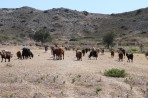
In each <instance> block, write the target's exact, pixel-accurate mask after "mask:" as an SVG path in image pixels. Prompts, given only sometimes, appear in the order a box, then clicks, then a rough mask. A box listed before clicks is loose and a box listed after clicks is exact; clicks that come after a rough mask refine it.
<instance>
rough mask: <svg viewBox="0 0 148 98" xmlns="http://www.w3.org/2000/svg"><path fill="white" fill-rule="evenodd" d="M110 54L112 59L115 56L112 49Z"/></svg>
mask: <svg viewBox="0 0 148 98" xmlns="http://www.w3.org/2000/svg"><path fill="white" fill-rule="evenodd" d="M110 53H111V57H112V58H113V57H114V55H115V52H114V50H113V49H112V50H111V52H110Z"/></svg>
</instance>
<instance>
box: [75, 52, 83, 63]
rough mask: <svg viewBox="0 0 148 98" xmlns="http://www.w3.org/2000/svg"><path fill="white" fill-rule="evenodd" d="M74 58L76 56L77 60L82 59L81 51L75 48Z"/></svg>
mask: <svg viewBox="0 0 148 98" xmlns="http://www.w3.org/2000/svg"><path fill="white" fill-rule="evenodd" d="M76 58H77V60H81V61H82V51H80V50H76Z"/></svg>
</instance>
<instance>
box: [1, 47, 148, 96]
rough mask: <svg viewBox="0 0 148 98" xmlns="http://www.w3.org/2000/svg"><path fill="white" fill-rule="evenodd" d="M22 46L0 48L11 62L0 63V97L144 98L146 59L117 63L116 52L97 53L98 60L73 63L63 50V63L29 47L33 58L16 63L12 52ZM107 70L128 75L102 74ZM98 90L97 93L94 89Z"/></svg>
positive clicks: (147, 81) (146, 91)
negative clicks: (113, 69) (119, 71)
mask: <svg viewBox="0 0 148 98" xmlns="http://www.w3.org/2000/svg"><path fill="white" fill-rule="evenodd" d="M22 48H23V46H0V50H2V49H6V50H10V51H11V52H12V54H13V57H12V59H11V62H2V63H1V62H0V98H148V59H146V58H145V56H144V54H134V62H133V63H128V62H127V58H125V59H124V61H123V62H118V56H117V53H115V57H114V58H111V56H110V53H107V52H105V54H104V55H101V54H99V58H98V60H95V59H93V58H92V59H91V60H89V59H88V54H86V55H85V56H84V57H83V60H82V61H77V60H76V58H75V51H65V59H64V60H53V58H52V55H51V51H50V50H48V51H47V52H46V53H45V52H44V49H39V48H38V47H34V46H32V47H29V48H30V49H31V50H32V52H33V54H34V58H33V59H27V60H26V59H25V60H18V59H17V57H16V52H17V51H18V50H21V49H22ZM111 68H119V69H124V70H125V71H126V72H127V73H128V76H127V77H125V78H112V77H106V76H104V75H103V73H104V71H105V70H107V69H111ZM98 89H99V90H98Z"/></svg>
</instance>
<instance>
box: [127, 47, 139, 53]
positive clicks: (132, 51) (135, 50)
mask: <svg viewBox="0 0 148 98" xmlns="http://www.w3.org/2000/svg"><path fill="white" fill-rule="evenodd" d="M128 52H130V53H137V52H138V49H136V48H131V49H129V50H128Z"/></svg>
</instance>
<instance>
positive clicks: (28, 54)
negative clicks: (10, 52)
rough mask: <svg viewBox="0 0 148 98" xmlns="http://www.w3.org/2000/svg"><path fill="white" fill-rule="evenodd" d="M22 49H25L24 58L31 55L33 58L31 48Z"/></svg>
mask: <svg viewBox="0 0 148 98" xmlns="http://www.w3.org/2000/svg"><path fill="white" fill-rule="evenodd" d="M22 50H23V51H22V57H23V59H27V58H29V57H30V59H31V58H33V53H32V52H31V51H30V49H28V48H23V49H22Z"/></svg>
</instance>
